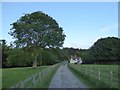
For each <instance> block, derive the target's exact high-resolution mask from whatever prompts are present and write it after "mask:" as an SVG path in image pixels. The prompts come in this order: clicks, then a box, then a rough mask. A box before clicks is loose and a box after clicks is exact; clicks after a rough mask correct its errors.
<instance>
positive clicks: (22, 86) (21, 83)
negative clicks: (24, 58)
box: [20, 80, 24, 88]
mask: <svg viewBox="0 0 120 90" xmlns="http://www.w3.org/2000/svg"><path fill="white" fill-rule="evenodd" d="M20 88H24V83H23V81H22V80H21V81H20Z"/></svg>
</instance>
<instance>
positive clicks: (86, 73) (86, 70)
mask: <svg viewBox="0 0 120 90" xmlns="http://www.w3.org/2000/svg"><path fill="white" fill-rule="evenodd" d="M86 75H87V67H86Z"/></svg>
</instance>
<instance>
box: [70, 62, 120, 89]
mask: <svg viewBox="0 0 120 90" xmlns="http://www.w3.org/2000/svg"><path fill="white" fill-rule="evenodd" d="M69 66H70V67H71V68H73V69H75V70H77V71H78V72H80V73H82V74H83V75H86V76H88V77H90V78H93V80H98V81H101V82H104V83H105V84H106V85H107V86H109V87H110V88H119V83H120V81H119V79H120V78H119V75H120V73H119V72H115V71H108V70H103V69H100V68H95V67H94V68H93V67H92V66H89V67H87V66H86V67H85V65H84V67H83V66H82V65H75V64H69Z"/></svg>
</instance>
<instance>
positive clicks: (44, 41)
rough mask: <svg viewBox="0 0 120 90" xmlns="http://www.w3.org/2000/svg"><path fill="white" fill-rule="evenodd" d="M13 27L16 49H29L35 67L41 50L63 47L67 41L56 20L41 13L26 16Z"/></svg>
mask: <svg viewBox="0 0 120 90" xmlns="http://www.w3.org/2000/svg"><path fill="white" fill-rule="evenodd" d="M11 25H12V28H11V31H10V32H9V34H10V35H11V36H13V37H14V39H15V42H14V43H15V44H16V47H18V48H27V49H28V50H29V51H31V52H32V54H31V55H34V58H35V59H34V61H33V67H36V65H37V64H36V63H37V58H38V56H39V55H40V51H39V50H40V48H56V47H62V45H63V42H64V40H65V34H64V33H63V29H62V28H61V27H60V26H59V24H58V23H57V22H56V20H55V19H53V18H52V17H50V16H49V15H47V14H45V13H43V12H41V11H37V12H33V13H30V14H25V15H24V16H22V17H21V18H20V19H19V20H17V21H16V22H14V23H12V24H11ZM38 48H39V49H38Z"/></svg>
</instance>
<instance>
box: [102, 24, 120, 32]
mask: <svg viewBox="0 0 120 90" xmlns="http://www.w3.org/2000/svg"><path fill="white" fill-rule="evenodd" d="M113 30H118V24H113V25H108V26H106V27H103V28H101V29H100V32H110V31H113Z"/></svg>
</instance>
